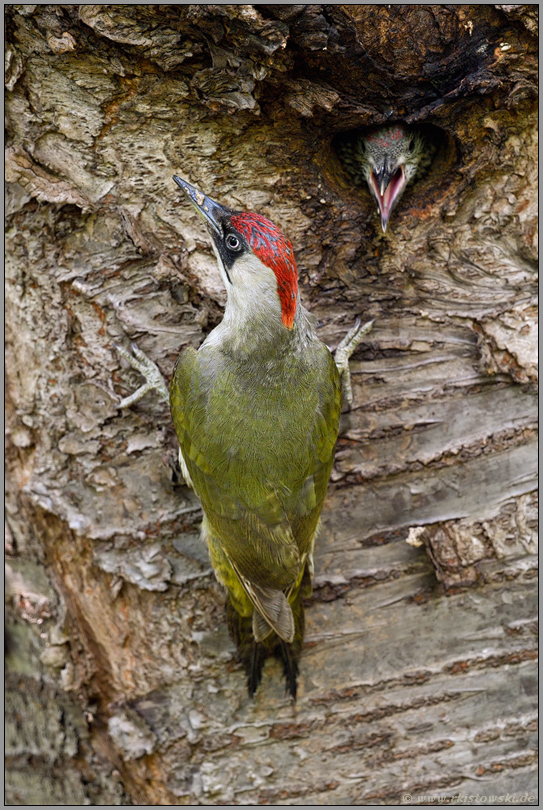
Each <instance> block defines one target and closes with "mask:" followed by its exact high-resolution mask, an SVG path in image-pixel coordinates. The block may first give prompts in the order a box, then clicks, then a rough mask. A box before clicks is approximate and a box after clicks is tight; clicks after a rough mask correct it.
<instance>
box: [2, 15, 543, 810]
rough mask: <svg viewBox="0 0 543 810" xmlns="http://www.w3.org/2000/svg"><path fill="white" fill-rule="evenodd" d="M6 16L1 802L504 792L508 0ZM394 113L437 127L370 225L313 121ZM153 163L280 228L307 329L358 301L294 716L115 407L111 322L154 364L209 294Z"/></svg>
mask: <svg viewBox="0 0 543 810" xmlns="http://www.w3.org/2000/svg"><path fill="white" fill-rule="evenodd" d="M6 9H7V11H6V17H7V19H6V23H7V44H6V65H7V75H6V82H7V89H8V92H7V95H6V106H7V122H8V124H7V127H8V129H7V132H8V135H7V164H6V172H7V180H8V191H7V214H8V218H7V230H6V237H7V239H6V245H7V270H6V276H7V292H6V379H7V423H8V429H9V442H8V456H7V533H6V536H7V548H8V602H7V614H8V667H7V686H8V701H7V722H8V734H7V754H8V777H7V794H6V801H7V803H8V804H60V805H62V804H67V805H69V804H96V805H99V804H149V805H176V804H200V805H206V804H208V805H212V804H241V805H243V804H247V805H251V804H272V805H273V804H275V805H281V804H286V805H314V804H317V805H368V804H370V805H371V804H377V805H378V804H396V803H401V802H402V796H403V794H406V793H410V794H412V795H413V800H412V803H414V804H416V803H419V804H425V803H429V802H428V801H426V800H424V799H420V800H419V799H418V797H419V796H425V795H428V796H429V795H441V796H444V795H446V796H454V795H457V794H463V795H476V794H480V795H483V796H490V795H500V794H501V795H503V796H505V795H506V794H510V795H512V794H516V797H517V799H518V798H519V797H521V796H522V795H523V794H528V795H531V796H535V794H536V770H535V769H536V764H535V763H536V750H535V728H536V715H535V699H536V662H535V658H536V645H535V619H536V606H537V601H536V599H537V591H536V528H535V521H536V494H535V492H536V464H537V450H536V420H537V400H536V390H535V385H536V373H537V354H536V352H537V339H536V329H537V326H536V299H535V294H536V276H535V273H536V267H537V265H536V236H537V230H536V202H537V198H536V191H537V186H536V178H537V170H536V160H537V145H536V135H537V129H536V125H537V118H536V113H537V106H536V91H535V80H536V56H537V41H536V39H535V37H536V29H537V16H536V14H537V7H536V6H534V5H528V6H525V5H524V6H521V5H501V6H491V5H472V6H470V5H455V6H452V5H448V6H446V5H434V6H415V5H404V6H392V5H391V6H387V5H373V6H372V5H365V6H362V5H358V6H357V5H344V6H340V5H336V6H332V5H278V6H273V5H259V6H249V5H223V6H218V5H217V6H213V5H207V6H205V5H192V6H191V5H153V6H150V5H145V6H143V5H140V6H138V5H110V6H106V5H79V6H78V5H11V6H7V7H6ZM397 118H403V119H404V120H406V121H407V122H419V123H429V124H433V125H434V126H437V127H440V128H441V129H442V130H443V133H444V138H443V144H442V148H441V151H440V153H439V155H438V157H437V158H436V161H435V162H434V165H433V168H432V170H431V172H430V174H429V175H428V176H427V177H426V178H425V179H424V180H423V181H421V182H420V183H419V184H418V185H417V186H415V187H413V188H412V189H411V190H410V191H409V192H406V194H405V196H404V198H403V199H402V201H401V203H400V204H399V206H398V208H397V210H396V211H395V212H394V214H393V216H392V221H391V226H390V229H389V231H388V232H387V234H386V236H383V235H382V234H381V232H380V226H379V220H378V217H377V215H376V212H375V210H374V205H373V203H372V201H371V199H370V197H369V194H368V193H367V192H366V191H365V190H364V189H360V188H353V187H352V185H351V184H350V182H349V177H348V175H347V174H345V173H344V171H343V169H342V167H341V164H340V163H339V160H338V158H337V156H336V154H335V152H334V150H333V146H332V141H333V138H334V137H335V136H336V135H337V134H338V133H340V132H343V131H345V130H349V129H352V128H355V127H360V126H365V125H369V124H372V123H377V122H380V121H383V120H395V119H397ZM173 173H177V174H179V175H181V176H182V177H186V178H187V179H188V180H189V181H190V182H193V183H194V184H196V185H198V186H199V187H200V188H202V189H203V190H205V191H206V192H207V193H209V194H210V195H211V196H213V197H215V198H216V199H217V200H219V201H221V202H223V203H225V204H228V205H231V206H232V207H236V208H244V209H249V210H255V211H258V212H259V213H262V214H264V215H266V216H269V217H270V218H271V219H273V220H274V221H275V222H277V223H278V224H279V226H280V227H282V229H283V230H284V231H285V233H286V234H287V235H288V236H289V238H290V240H291V241H292V243H293V246H294V249H295V252H296V256H297V261H298V268H299V274H300V282H301V294H302V300H303V302H304V304H305V305H306V306H307V307H308V308H309V309H311V310H312V311H313V312H314V313H315V315H316V316H317V318H318V319H319V322H320V334H321V336H322V338H323V340H325V341H326V342H327V343H328V344H329V345H330V346H332V347H333V346H335V345H337V343H338V342H339V340H340V339H341V337H342V336H343V335H344V334H345V332H346V330H347V329H348V328H349V327H350V326H351V325H352V323H353V322H354V320H355V318H356V317H357V316H358V315H361V316H362V317H363V318H364V319H370V318H373V319H375V326H374V329H373V332H372V333H371V335H370V336H369V337H368V339H367V340H366V342H365V343H364V344H363V346H362V347H361V348H360V349H359V350H358V351H357V353H356V355H355V357H354V360H353V362H352V364H351V365H352V369H353V372H354V374H353V382H354V409H353V410H352V411H351V413H349V414H348V415H345V416H344V417H343V422H342V431H341V438H340V441H339V443H338V448H337V454H336V464H335V468H334V472H333V476H332V483H331V485H330V487H329V492H328V497H327V500H326V504H325V509H324V513H323V525H322V531H321V534H320V537H319V539H318V543H317V550H316V559H315V569H316V570H315V589H314V595H313V597H312V599H311V600H310V602H309V603H308V606H307V610H306V617H307V631H306V646H305V649H304V653H303V657H302V661H301V675H300V694H299V699H298V702H297V703H296V705H295V706H292V705H291V703H290V701H289V700H288V699H287V698H286V697H285V694H284V685H283V683H282V680H281V678H280V673H279V670H278V667H277V666H275V665H272V664H270V665H269V666H267V667H266V670H265V673H264V680H263V684H262V686H261V688H260V689H259V691H258V693H257V695H256V699H255V700H254V701H251V700H250V699H249V698H248V697H247V694H246V688H245V678H244V675H243V673H242V671H241V669H240V667H239V665H238V664H237V663H236V661H235V655H234V649H233V645H232V643H231V641H230V640H229V638H228V634H227V631H226V624H225V613H224V598H223V594H222V592H221V590H220V588H219V586H218V585H217V583H216V582H215V581H214V578H213V575H212V573H211V570H210V567H209V562H208V557H207V551H206V549H205V548H204V547H203V546H202V545H201V543H200V540H199V538H198V524H199V521H200V519H201V512H200V509H199V504H198V501H197V498H196V497H195V495H194V494H193V493H192V492H191V491H190V490H188V489H187V488H186V487H185V486H183V485H182V482H177V481H176V480H175V477H176V474H175V456H176V440H175V436H174V432H173V428H172V425H171V420H170V416H169V413H168V409H167V407H166V405H165V404H163V403H161V402H160V400H159V399H158V397H156V396H154V395H148V396H147V397H146V398H145V399H144V400H143V401H141V402H140V403H138V404H137V405H135V406H133V407H132V408H130V409H128V410H126V411H123V412H120V411H119V410H117V408H116V404H117V402H118V400H119V398H120V396H124V395H126V394H128V393H130V392H131V391H133V390H134V389H135V388H136V387H137V385H138V384H139V382H140V380H139V378H138V375H137V374H136V372H134V371H132V370H129V369H128V368H127V367H126V365H125V363H124V361H123V362H121V361H120V359H119V356H118V354H117V353H116V351H115V348H114V345H113V344H114V343H115V342H117V343H121V344H123V345H124V346H127V347H128V346H129V344H130V341H135V342H136V343H137V345H138V346H139V348H141V349H142V350H143V351H144V352H146V353H147V354H148V355H149V356H150V357H151V358H152V359H154V360H155V361H156V362H157V363H158V364H159V365H160V367H161V369H162V371H163V373H164V375H165V376H166V378H168V379H169V375H170V374H171V370H172V368H173V363H174V361H175V358H176V356H177V353H178V352H179V350H180V349H182V348H183V347H184V346H187V345H192V346H195V347H197V346H198V345H199V344H200V343H201V341H202V340H203V339H204V337H205V335H206V334H207V333H208V332H209V330H210V329H211V328H212V327H213V326H214V325H215V324H216V323H217V322H218V320H219V319H220V317H221V306H222V305H223V303H224V291H223V289H222V287H221V283H220V278H219V275H218V271H217V269H216V265H215V260H214V257H213V254H212V252H211V248H210V244H209V239H208V237H207V235H206V232H205V230H204V228H203V227H202V225H201V223H200V221H199V220H198V219H197V217H196V215H195V214H194V213H192V212H191V211H190V210H189V208H188V206H187V205H186V204H185V202H184V201H183V199H182V198H181V195H180V193H179V191H178V189H177V188H176V186H175V184H174V183H173V181H172V179H171V176H172V174H173ZM406 541H408V542H406ZM471 803H472V804H474V803H477V802H476V801H473V802H471ZM487 803H488V802H487ZM496 803H500V802H498V801H497V802H496ZM518 803H521V804H527V803H535V801H534V802H532V801H530V800H529V799H526V800H525V801H519V802H518Z"/></svg>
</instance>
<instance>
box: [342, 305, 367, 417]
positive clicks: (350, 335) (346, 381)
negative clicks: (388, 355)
mask: <svg viewBox="0 0 543 810" xmlns="http://www.w3.org/2000/svg"><path fill="white" fill-rule="evenodd" d="M361 324H362V322H361V320H360V318H357V321H356V323H355V325H354V326H353V328H352V329H351V330H349V332H347V334H346V335H345V337H344V338H343V340H342V341H341V343H340V344H339V346H338V347H337V349H336V351H335V355H334V359H335V361H336V366H337V367H338V371H339V373H340V375H341V386H342V390H343V398H344V401H345V402H346V403H347V405H348V406H349V407H351V405H352V402H353V389H352V386H351V370H350V368H349V359H350V357H351V355H352V354H353V353H354V352H355V351H356V349H357V347H358V346H359V345H360V343H362V339H363V338H364V337H365V336H366V335H367V334H368V332H370V331H371V328H372V326H373V321H368V323H365V324H364V326H362V325H361Z"/></svg>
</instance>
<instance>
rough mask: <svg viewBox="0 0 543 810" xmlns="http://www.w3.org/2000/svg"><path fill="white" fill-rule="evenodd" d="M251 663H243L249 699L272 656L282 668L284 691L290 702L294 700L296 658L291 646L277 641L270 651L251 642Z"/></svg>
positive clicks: (295, 691)
mask: <svg viewBox="0 0 543 810" xmlns="http://www.w3.org/2000/svg"><path fill="white" fill-rule="evenodd" d="M252 646H253V650H252V656H251V662H250V664H249V662H245V661H244V662H243V663H244V664H245V670H246V672H247V689H248V692H249V697H250V698H253V697H254V695H255V692H256V690H257V689H258V687H259V685H260V682H261V680H262V668H263V666H264V663H265V661H266V658H268V656H269V655H273V656H274V657H275V658H277V660H278V661H279V662H280V663H281V665H282V667H283V676H284V678H285V691H286V693H287V695H290V696H291V698H292V700H293V701H295V700H296V695H297V692H298V673H299V669H298V658H297V656H296V653H295V650H294V648H293V645H292V644H287V642H286V641H282V640H279V639H278V643H277V644H276V646H275V647H274V648H273V650H272V651H270V650H267V649H266V648H265V646H264V645H263V644H258V643H257V642H256V641H254V642H253V645H252Z"/></svg>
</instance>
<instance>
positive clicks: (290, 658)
mask: <svg viewBox="0 0 543 810" xmlns="http://www.w3.org/2000/svg"><path fill="white" fill-rule="evenodd" d="M226 615H227V619H228V628H229V630H230V633H231V635H232V638H233V639H234V641H235V643H236V647H237V648H238V657H239V660H240V661H241V663H242V664H243V667H244V668H245V672H246V673H247V690H248V692H249V697H251V698H252V697H254V695H255V692H256V690H257V689H258V687H259V685H260V682H261V681H262V670H263V668H264V664H265V662H266V659H267V658H269V657H271V656H273V657H274V658H276V659H277V660H278V661H279V662H280V663H281V666H282V668H283V675H284V678H285V689H286V692H287V694H289V695H290V696H291V698H292V700H293V701H295V700H296V694H297V691H298V684H297V679H298V673H299V669H298V659H299V658H300V654H301V651H302V644H303V613H301V611H300V612H299V615H300V616H301V618H299V619H298V622H297V627H296V629H297V632H296V635H295V637H294V641H293V643H292V644H288V643H287V642H286V641H283V640H282V639H280V638H279V636H277V635H276V634H275V633H271V634H270V635H269V636H268V638H266V639H265V640H264V641H261V642H257V641H256V640H255V637H254V635H253V626H252V619H251V618H247V617H242V616H240V615H239V614H238V613H236V611H235V609H234V606H233V605H232V603H231V601H230V598H228V599H227V601H226ZM296 618H297V614H296V613H295V620H296Z"/></svg>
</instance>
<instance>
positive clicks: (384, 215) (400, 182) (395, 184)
mask: <svg viewBox="0 0 543 810" xmlns="http://www.w3.org/2000/svg"><path fill="white" fill-rule="evenodd" d="M369 185H370V191H371V193H372V194H373V196H374V197H375V199H376V200H377V207H378V208H379V214H380V215H381V227H382V229H383V233H385V231H386V229H387V225H388V220H389V218H390V212H391V211H392V209H393V207H394V204H395V203H396V202H397V200H398V199H399V197H400V196H401V194H402V192H403V190H404V188H405V172H404V170H403V166H399V167H398V168H397V169H396V170H395V171H394V172H392V171H390V169H389V167H388V166H387V164H386V163H385V164H384V165H383V166H382V167H381V170H380V171H379V172H374V171H372V173H371V174H370V180H369Z"/></svg>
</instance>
